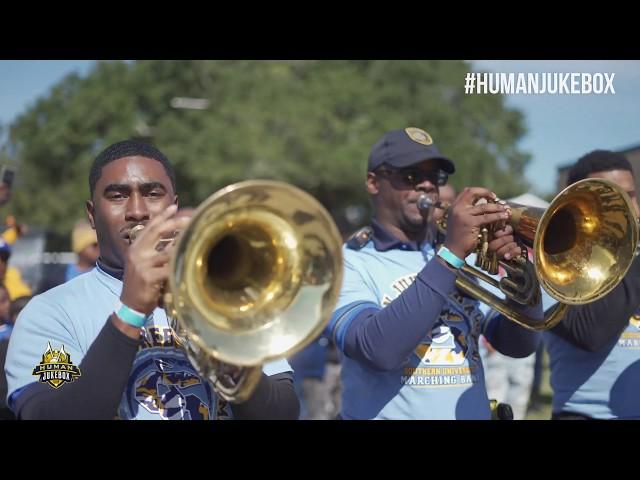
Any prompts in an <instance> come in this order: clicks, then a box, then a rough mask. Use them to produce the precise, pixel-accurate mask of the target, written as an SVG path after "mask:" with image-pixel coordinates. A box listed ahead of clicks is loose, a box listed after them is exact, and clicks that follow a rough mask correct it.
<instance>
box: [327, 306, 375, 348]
mask: <svg viewBox="0 0 640 480" xmlns="http://www.w3.org/2000/svg"><path fill="white" fill-rule="evenodd" d="M370 309H375V310H380V305H377V304H375V303H373V302H353V303H350V304H348V305H345V306H344V307H341V308H339V309H338V310H336V311H335V312H334V314H333V316H332V317H331V321H330V323H329V334H330V337H331V339H332V340H333V342H334V343H335V345H336V346H337V347H338V348H339V349H340V350H341V351H344V337H345V333H346V331H347V328H348V327H349V324H351V322H352V321H353V319H354V318H356V317H357V316H358V315H359V314H360V313H361V312H362V311H364V310H370Z"/></svg>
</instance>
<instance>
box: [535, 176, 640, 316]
mask: <svg viewBox="0 0 640 480" xmlns="http://www.w3.org/2000/svg"><path fill="white" fill-rule="evenodd" d="M634 212H635V210H634V208H633V205H632V203H631V200H630V199H629V196H628V195H627V194H626V192H624V191H623V190H622V189H621V188H620V187H618V186H617V185H615V184H613V183H612V182H609V181H608V180H604V179H599V178H598V179H594V178H590V179H585V180H581V181H579V182H576V183H575V184H573V185H571V186H569V187H567V188H566V189H565V190H563V191H562V192H561V193H560V194H559V195H557V196H556V197H555V199H554V200H553V202H552V204H551V205H550V206H549V207H548V208H547V209H546V211H545V214H544V215H543V216H542V218H541V219H540V224H539V225H538V228H537V234H536V236H535V241H534V253H535V266H536V272H537V274H538V279H539V281H540V283H541V286H542V287H543V288H544V289H545V290H546V291H547V292H548V293H549V295H551V296H552V297H554V298H555V299H556V300H558V301H559V302H561V303H566V304H570V305H580V304H584V303H589V302H593V301H595V300H597V299H599V298H601V297H603V296H604V295H606V294H607V293H609V292H610V291H611V290H612V289H613V288H614V287H615V286H616V285H617V284H618V283H619V282H620V281H621V280H622V278H623V277H624V276H625V274H626V272H627V270H628V269H629V267H630V266H631V262H632V260H633V257H634V254H635V250H636V246H637V244H638V227H637V220H636V217H635V214H634Z"/></svg>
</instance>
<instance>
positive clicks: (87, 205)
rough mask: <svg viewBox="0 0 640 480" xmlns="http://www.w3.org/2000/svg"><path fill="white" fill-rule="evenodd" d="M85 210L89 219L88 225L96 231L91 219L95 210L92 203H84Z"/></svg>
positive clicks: (89, 201)
mask: <svg viewBox="0 0 640 480" xmlns="http://www.w3.org/2000/svg"><path fill="white" fill-rule="evenodd" d="M85 209H86V211H87V217H88V218H89V223H90V224H91V228H93V229H94V230H95V229H96V224H95V221H94V219H93V216H94V214H95V208H94V206H93V202H92V201H91V200H87V201H86V203H85Z"/></svg>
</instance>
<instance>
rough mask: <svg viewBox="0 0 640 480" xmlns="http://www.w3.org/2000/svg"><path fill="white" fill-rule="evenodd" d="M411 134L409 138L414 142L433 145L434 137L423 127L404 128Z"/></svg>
mask: <svg viewBox="0 0 640 480" xmlns="http://www.w3.org/2000/svg"><path fill="white" fill-rule="evenodd" d="M404 131H405V132H407V135H409V138H410V139H411V140H413V141H414V142H418V143H421V144H422V145H431V144H432V143H433V139H432V138H431V135H429V134H428V133H427V132H425V131H424V130H422V129H421V128H415V127H408V128H405V129H404Z"/></svg>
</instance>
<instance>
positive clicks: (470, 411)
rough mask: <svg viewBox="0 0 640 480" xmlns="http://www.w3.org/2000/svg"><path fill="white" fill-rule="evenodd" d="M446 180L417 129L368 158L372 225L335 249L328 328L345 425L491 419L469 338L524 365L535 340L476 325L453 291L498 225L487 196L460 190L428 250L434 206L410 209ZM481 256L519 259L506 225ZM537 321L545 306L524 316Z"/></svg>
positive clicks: (496, 319)
mask: <svg viewBox="0 0 640 480" xmlns="http://www.w3.org/2000/svg"><path fill="white" fill-rule="evenodd" d="M454 172H455V167H454V164H453V162H452V161H451V160H449V159H448V158H446V157H444V156H443V155H442V154H441V153H440V152H439V151H438V149H437V147H436V146H435V144H434V143H433V140H432V138H431V136H430V135H429V134H428V133H427V132H425V131H424V130H421V129H418V128H405V129H401V130H394V131H391V132H388V133H387V134H385V135H384V136H383V137H382V138H381V139H380V140H379V141H378V142H377V143H376V144H375V145H374V147H373V149H372V151H371V154H370V156H369V163H368V172H367V179H366V189H367V192H368V193H369V194H370V195H371V199H372V202H373V207H374V216H373V218H372V219H371V226H370V227H366V228H365V229H362V230H360V231H359V232H357V233H356V234H355V235H353V236H352V237H351V238H350V239H349V240H348V241H347V243H346V245H345V247H344V250H343V251H344V259H345V277H344V282H343V287H342V291H341V295H340V299H339V301H338V305H337V307H336V310H335V312H334V314H333V316H332V319H331V321H330V323H329V326H328V334H329V335H331V338H332V339H333V340H334V341H335V343H336V345H337V347H338V349H339V351H340V352H341V360H342V384H343V395H342V410H341V413H340V418H343V419H489V418H490V417H491V412H490V408H489V400H488V397H487V392H486V388H485V381H484V374H483V370H482V363H481V360H480V355H479V353H478V337H479V335H480V334H481V333H482V334H484V335H485V336H486V337H487V338H488V339H490V341H491V342H492V344H493V345H494V346H495V348H496V349H497V350H499V351H500V352H501V353H504V354H506V355H510V356H514V357H524V356H527V355H529V354H531V353H532V352H534V351H535V349H536V347H537V345H538V343H539V341H540V335H539V334H538V333H534V332H531V331H528V330H525V329H523V328H521V327H519V326H517V325H516V324H514V323H513V322H510V321H508V320H507V319H505V318H503V317H502V316H501V315H497V314H496V313H495V312H490V313H489V314H487V315H484V314H483V313H482V311H481V310H480V309H479V306H478V302H477V301H476V300H475V299H472V298H470V297H467V296H465V295H463V294H462V293H461V292H460V291H458V290H457V288H456V286H455V281H456V278H457V275H458V270H459V268H460V267H461V266H462V264H463V260H464V258H465V257H467V255H469V254H470V253H471V252H472V251H473V249H474V247H475V245H476V241H477V238H478V233H479V232H480V229H481V227H482V226H483V225H487V224H490V223H493V222H496V221H498V220H506V219H507V218H508V216H509V212H508V210H507V209H506V208H505V207H504V206H503V205H501V204H499V203H493V202H485V203H482V202H480V203H477V202H478V200H480V199H487V200H493V199H495V198H496V196H495V194H494V193H492V192H491V191H489V190H487V189H485V188H480V187H473V188H466V189H464V190H463V191H462V192H461V193H460V195H458V197H457V198H456V200H455V201H454V203H453V205H452V207H451V210H450V211H449V217H448V221H447V224H448V226H447V235H446V239H445V240H444V244H443V245H442V246H441V247H439V249H438V251H435V239H436V233H437V227H436V224H435V221H434V212H435V210H436V209H435V208H430V209H429V210H428V212H427V213H425V212H424V211H423V210H420V209H419V208H418V199H419V198H420V196H421V195H426V196H427V197H428V198H429V200H431V202H433V203H435V202H437V201H438V198H439V195H438V193H439V187H440V186H442V185H444V184H445V183H447V179H448V176H449V175H450V174H453V173H454ZM489 249H490V250H492V251H495V252H497V254H498V257H499V258H505V259H507V260H508V259H510V258H514V257H515V256H517V255H519V254H520V247H519V246H518V245H517V243H516V242H515V240H514V237H513V230H512V228H511V227H510V226H507V227H505V228H504V229H503V230H501V231H499V232H497V234H496V238H495V240H493V241H492V242H490V243H489ZM521 311H522V312H523V313H525V314H527V315H530V316H533V317H535V318H542V307H541V305H540V304H538V305H536V306H535V307H531V308H526V309H521Z"/></svg>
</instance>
